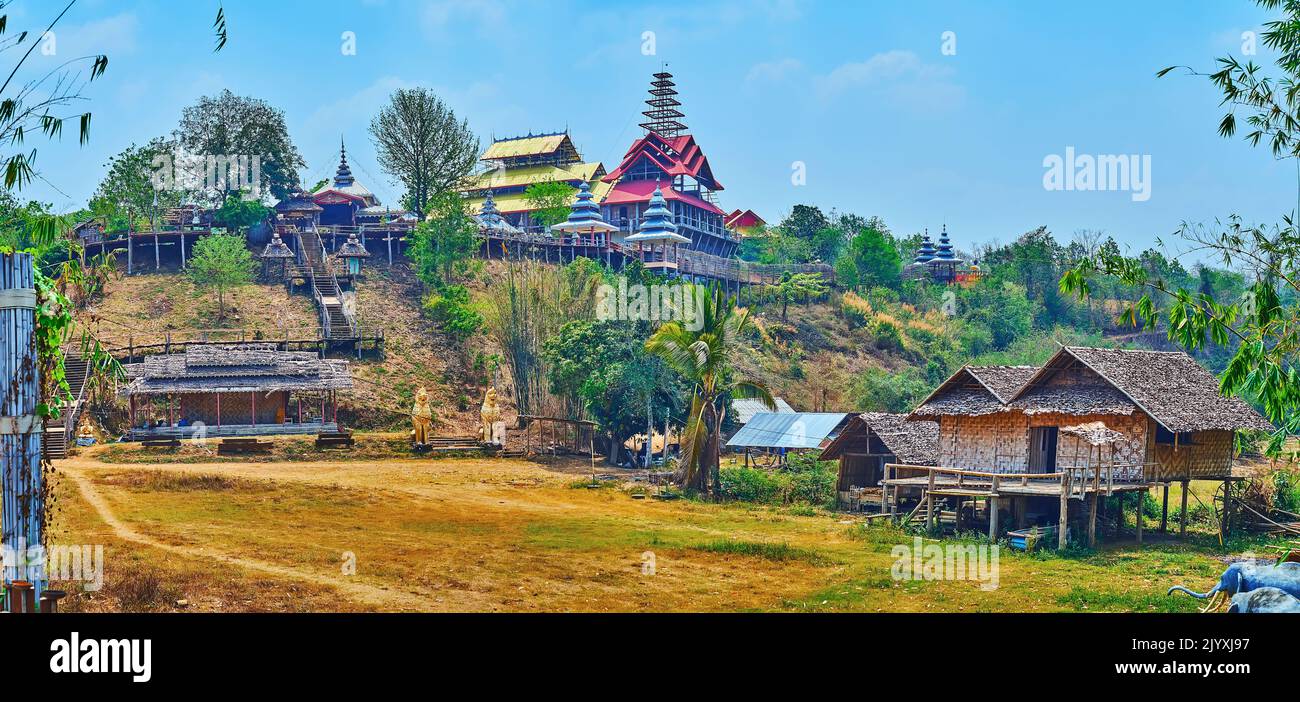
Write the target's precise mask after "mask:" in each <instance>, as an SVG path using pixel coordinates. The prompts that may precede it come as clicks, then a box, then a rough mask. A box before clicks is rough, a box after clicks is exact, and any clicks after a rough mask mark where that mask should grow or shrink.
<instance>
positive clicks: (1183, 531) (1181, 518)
mask: <svg viewBox="0 0 1300 702" xmlns="http://www.w3.org/2000/svg"><path fill="white" fill-rule="evenodd" d="M1182 483H1183V506H1182V509H1181V510H1180V512H1179V515H1178V538H1179V539H1180V540H1182V541H1186V540H1187V490H1188V488H1189V487H1190V486H1191V481H1190V480H1184V481H1182Z"/></svg>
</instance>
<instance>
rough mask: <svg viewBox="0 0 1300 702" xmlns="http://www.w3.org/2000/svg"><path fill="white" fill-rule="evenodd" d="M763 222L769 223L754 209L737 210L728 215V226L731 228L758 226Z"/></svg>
mask: <svg viewBox="0 0 1300 702" xmlns="http://www.w3.org/2000/svg"><path fill="white" fill-rule="evenodd" d="M763 224H767V220H765V219H763V218H762V217H759V216H758V214H757V213H755V212H754V211H753V210H735V211H734V212H732V213H731V214H729V215H727V219H726V226H727V227H729V228H731V229H741V228H748V227H757V226H760V225H763Z"/></svg>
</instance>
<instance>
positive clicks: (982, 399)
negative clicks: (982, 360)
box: [912, 366, 1038, 417]
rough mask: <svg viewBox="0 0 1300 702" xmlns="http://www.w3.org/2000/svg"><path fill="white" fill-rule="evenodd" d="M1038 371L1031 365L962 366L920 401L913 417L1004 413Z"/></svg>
mask: <svg viewBox="0 0 1300 702" xmlns="http://www.w3.org/2000/svg"><path fill="white" fill-rule="evenodd" d="M1037 371H1038V369H1037V368H1035V367H1033V366H964V367H962V368H961V369H960V370H958V371H957V372H956V373H953V374H952V377H950V378H948V379H947V380H945V381H944V382H943V384H942V385H940V386H939V387H938V388H936V389H935V391H934V392H932V393H930V395H929V397H927V398H925V399H924V400H922V401H921V403H920V405H918V406H917V408H916V409H915V410H913V411H912V416H914V417H938V416H948V415H964V416H978V415H983V414H995V413H997V412H1002V411H1005V410H1006V408H1007V407H1006V403H1007V401H1009V400H1010V399H1011V397H1012V396H1013V395H1014V394H1015V392H1016V390H1018V389H1019V388H1020V387H1021V386H1022V385H1024V383H1025V381H1026V380H1029V378H1030V377H1032V376H1033V375H1034V373H1036V372H1037Z"/></svg>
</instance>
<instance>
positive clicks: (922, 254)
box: [912, 229, 936, 263]
mask: <svg viewBox="0 0 1300 702" xmlns="http://www.w3.org/2000/svg"><path fill="white" fill-rule="evenodd" d="M935 253H936V252H935V248H934V243H933V242H931V241H930V230H929V229H926V230H925V235H924V236H922V237H921V247H920V248H918V249H917V250H916V258H915V259H913V260H912V261H913V263H929V262H930V261H931V260H932V259H933V258H934V255H935Z"/></svg>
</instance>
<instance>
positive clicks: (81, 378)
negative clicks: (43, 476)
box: [41, 356, 89, 460]
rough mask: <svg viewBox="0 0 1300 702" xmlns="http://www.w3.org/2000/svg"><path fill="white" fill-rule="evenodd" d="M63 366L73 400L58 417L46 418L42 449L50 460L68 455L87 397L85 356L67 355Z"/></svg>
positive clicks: (87, 368)
mask: <svg viewBox="0 0 1300 702" xmlns="http://www.w3.org/2000/svg"><path fill="white" fill-rule="evenodd" d="M63 368H64V378H65V379H66V380H67V382H68V390H69V392H70V393H71V394H72V401H71V402H64V403H63V405H62V406H61V407H60V408H59V418H58V419H47V420H45V427H44V429H45V431H44V433H43V434H42V436H41V449H42V451H44V453H45V457H46V458H47V459H49V460H54V459H57V458H67V457H68V444H69V443H71V442H72V440H73V434H74V433H75V432H76V431H77V422H78V420H80V418H81V408H82V405H83V404H84V402H85V399H86V398H85V393H86V378H87V377H88V375H89V364H87V363H86V360H85V359H83V358H78V357H76V356H67V357H65V358H64V359H63Z"/></svg>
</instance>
